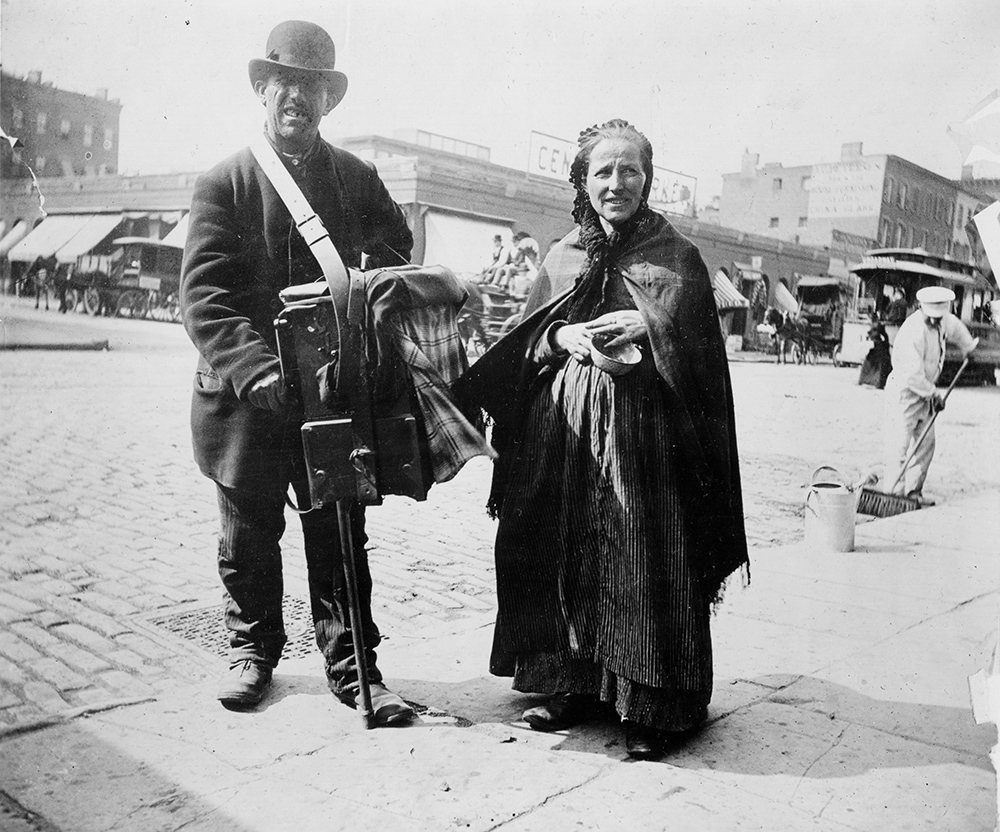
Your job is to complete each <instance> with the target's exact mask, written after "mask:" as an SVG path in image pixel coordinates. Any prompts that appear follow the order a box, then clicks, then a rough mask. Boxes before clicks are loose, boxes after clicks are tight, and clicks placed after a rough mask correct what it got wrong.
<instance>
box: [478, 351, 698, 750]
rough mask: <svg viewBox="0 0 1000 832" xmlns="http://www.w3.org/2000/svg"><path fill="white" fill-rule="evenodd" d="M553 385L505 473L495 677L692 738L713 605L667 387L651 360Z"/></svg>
mask: <svg viewBox="0 0 1000 832" xmlns="http://www.w3.org/2000/svg"><path fill="white" fill-rule="evenodd" d="M544 378H545V381H544V382H543V383H542V386H541V387H540V389H539V390H537V391H536V395H535V398H534V400H533V404H532V406H531V409H530V412H529V416H528V422H527V424H526V429H525V432H524V439H523V441H522V443H521V444H520V445H519V446H516V448H514V449H512V450H511V451H510V452H508V453H506V454H504V455H503V456H502V457H501V459H500V460H498V461H497V463H496V464H497V465H498V466H505V467H506V470H504V471H502V476H503V478H504V481H505V482H506V483H507V488H506V490H505V493H504V494H503V495H501V497H502V499H501V501H500V504H499V506H498V509H499V510H498V516H499V521H500V522H499V525H498V529H497V540H496V565H497V594H498V615H497V625H496V630H495V635H494V644H493V654H492V657H491V664H490V669H491V672H493V673H494V674H496V675H500V676H513V677H514V682H513V686H514V688H515V689H516V690H520V691H526V692H536V693H556V692H562V691H570V692H575V693H585V694H591V695H596V696H598V697H600V698H601V699H602V700H603V701H606V702H610V703H613V704H614V706H615V708H616V709H617V711H618V713H619V714H620V715H621V716H622V718H625V719H629V720H632V721H635V722H638V723H641V724H644V725H649V726H651V727H655V728H659V729H661V730H668V731H682V730H687V729H689V728H691V727H694V726H695V725H697V724H698V723H699V722H701V721H702V720H703V719H704V716H705V711H706V708H707V705H708V702H709V700H710V699H711V693H712V642H711V634H710V630H709V615H710V608H709V599H708V598H706V597H705V596H704V593H703V592H702V591H700V590H699V587H698V585H697V583H696V581H695V580H694V577H693V575H692V571H691V569H690V565H689V549H690V547H691V546H692V545H693V544H692V543H691V541H690V539H689V535H688V533H687V529H686V525H685V517H684V510H683V505H682V501H681V497H680V495H681V489H682V488H683V472H682V471H681V470H679V468H678V465H679V463H678V459H679V457H680V454H679V452H678V451H677V449H676V447H675V442H674V435H673V431H672V430H671V426H670V412H669V400H668V398H667V395H666V388H665V385H664V383H663V381H662V380H661V379H660V377H659V375H658V373H657V372H656V369H655V367H654V366H653V362H652V360H651V358H650V356H649V355H648V354H646V355H644V357H643V361H642V363H641V364H640V365H639V367H637V368H636V370H634V371H633V372H631V373H629V374H628V375H625V376H620V377H617V378H614V377H612V376H610V375H608V374H607V373H604V372H602V371H601V370H598V369H597V368H595V367H593V366H592V365H587V366H582V365H580V364H578V363H577V362H576V361H572V360H570V361H567V362H566V363H565V364H564V365H563V366H562V367H561V368H559V369H558V370H556V371H555V372H552V373H549V374H547V375H545V376H544ZM498 473H501V472H498Z"/></svg>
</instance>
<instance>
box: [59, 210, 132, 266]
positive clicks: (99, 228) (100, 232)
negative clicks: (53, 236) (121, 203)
mask: <svg viewBox="0 0 1000 832" xmlns="http://www.w3.org/2000/svg"><path fill="white" fill-rule="evenodd" d="M122 219H123V218H122V215H121V214H93V215H92V216H91V217H90V218H89V219H88V220H87V224H86V225H84V226H83V228H81V229H80V230H79V231H77V232H76V234H74V235H73V236H72V238H71V239H70V240H69V241H68V242H67V243H66V245H64V246H62V247H61V248H60V249H59V250H58V251H57V252H56V261H57V262H59V263H75V262H76V258H77V257H79V256H80V255H81V254H86V253H87V252H88V251H90V250H91V249H92V248H94V246H96V245H97V244H98V243H100V242H102V241H103V240H105V239H107V237H108V236H109V235H110V234H111V232H112V231H114V230H115V229H116V228H118V226H119V225H121V223H122Z"/></svg>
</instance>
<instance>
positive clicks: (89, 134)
mask: <svg viewBox="0 0 1000 832" xmlns="http://www.w3.org/2000/svg"><path fill="white" fill-rule="evenodd" d="M93 143H94V125H93V124H85V125H83V146H84V147H90V146H91V145H92V144H93Z"/></svg>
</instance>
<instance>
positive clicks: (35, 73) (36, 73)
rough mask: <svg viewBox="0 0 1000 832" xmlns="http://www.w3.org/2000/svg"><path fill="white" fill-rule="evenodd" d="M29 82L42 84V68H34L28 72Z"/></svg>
mask: <svg viewBox="0 0 1000 832" xmlns="http://www.w3.org/2000/svg"><path fill="white" fill-rule="evenodd" d="M28 83H29V84H40V83H42V71H41V70H40V69H33V70H31V72H29V73H28Z"/></svg>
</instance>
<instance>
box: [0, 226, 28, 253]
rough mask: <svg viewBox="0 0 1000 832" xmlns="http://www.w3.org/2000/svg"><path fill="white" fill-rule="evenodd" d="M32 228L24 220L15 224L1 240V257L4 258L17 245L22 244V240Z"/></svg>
mask: <svg viewBox="0 0 1000 832" xmlns="http://www.w3.org/2000/svg"><path fill="white" fill-rule="evenodd" d="M30 228H31V227H30V226H29V225H28V223H26V222H25V221H24V220H18V221H17V222H16V223H14V227H13V228H12V229H11V230H10V231H8V232H7V233H6V234H4V236H3V239H0V257H3V256H4V255H5V254H6V253H7V252H8V251H10V250H11V249H12V248H13V247H14V246H15V245H16V244H17V243H19V242H21V239H22V238H23V237H24V236H25V235H26V234H27V233H28V231H29V230H30Z"/></svg>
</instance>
